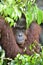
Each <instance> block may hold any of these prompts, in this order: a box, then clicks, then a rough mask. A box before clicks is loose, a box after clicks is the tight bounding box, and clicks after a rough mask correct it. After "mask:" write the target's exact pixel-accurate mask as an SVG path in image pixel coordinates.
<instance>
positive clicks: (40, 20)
mask: <svg viewBox="0 0 43 65" xmlns="http://www.w3.org/2000/svg"><path fill="white" fill-rule="evenodd" d="M37 23H38V24H41V23H42V11H41V10H39V11H38V15H37Z"/></svg>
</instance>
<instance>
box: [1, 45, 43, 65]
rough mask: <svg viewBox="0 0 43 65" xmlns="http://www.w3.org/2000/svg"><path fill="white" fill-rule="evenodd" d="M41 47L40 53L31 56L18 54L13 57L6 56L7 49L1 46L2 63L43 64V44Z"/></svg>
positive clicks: (2, 64) (15, 64)
mask: <svg viewBox="0 0 43 65" xmlns="http://www.w3.org/2000/svg"><path fill="white" fill-rule="evenodd" d="M33 46H34V45H33ZM41 49H42V50H41V52H40V54H37V53H34V54H33V55H31V56H29V55H26V54H24V55H21V54H18V55H17V56H16V57H15V58H14V59H12V58H6V57H5V51H4V50H3V49H2V48H1V46H0V65H43V46H41Z"/></svg>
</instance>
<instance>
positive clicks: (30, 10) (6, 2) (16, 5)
mask: <svg viewBox="0 0 43 65" xmlns="http://www.w3.org/2000/svg"><path fill="white" fill-rule="evenodd" d="M22 13H23V14H24V15H25V17H26V24H27V28H28V27H29V26H30V24H31V23H32V21H36V20H37V23H38V24H41V23H43V22H42V21H43V11H42V10H40V9H39V8H38V7H37V4H36V3H35V0H1V2H0V15H1V16H3V17H4V18H5V20H6V21H8V23H9V22H10V26H15V23H16V21H17V19H18V18H21V16H22Z"/></svg>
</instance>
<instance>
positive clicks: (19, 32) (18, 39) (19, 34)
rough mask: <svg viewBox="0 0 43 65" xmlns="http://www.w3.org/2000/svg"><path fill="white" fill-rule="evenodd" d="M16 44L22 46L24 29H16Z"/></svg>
mask: <svg viewBox="0 0 43 65" xmlns="http://www.w3.org/2000/svg"><path fill="white" fill-rule="evenodd" d="M15 34H16V42H17V43H18V44H20V45H21V44H24V43H25V40H26V35H25V30H24V29H16V33H15Z"/></svg>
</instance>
